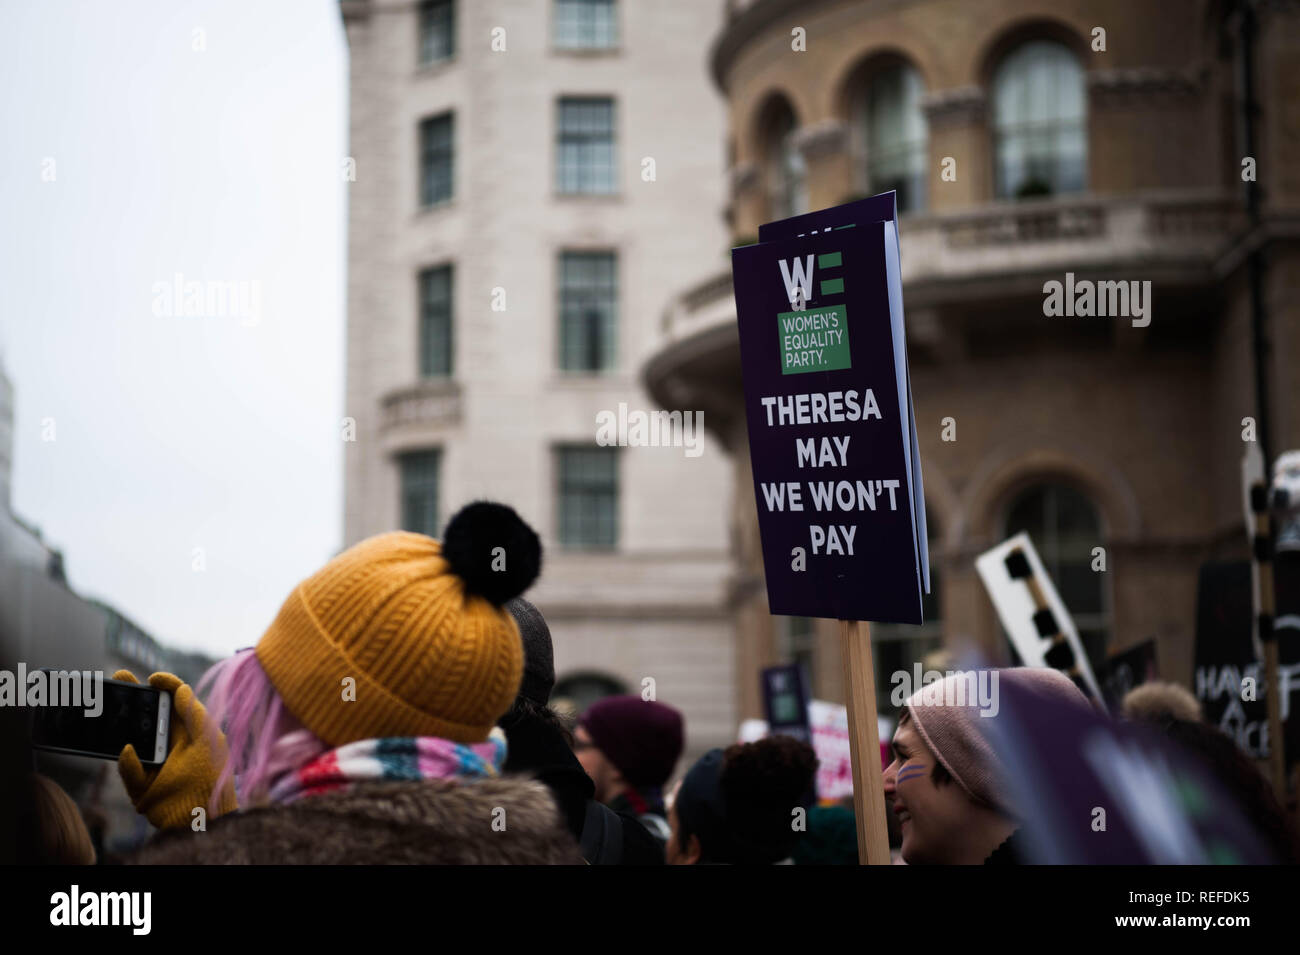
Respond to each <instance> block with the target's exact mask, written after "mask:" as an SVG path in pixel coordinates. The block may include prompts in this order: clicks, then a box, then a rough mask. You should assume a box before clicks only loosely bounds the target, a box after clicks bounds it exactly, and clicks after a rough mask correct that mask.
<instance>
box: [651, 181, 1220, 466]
mask: <svg viewBox="0 0 1300 955" xmlns="http://www.w3.org/2000/svg"><path fill="white" fill-rule="evenodd" d="M1244 228H1245V219H1244V214H1243V213H1242V211H1241V206H1240V204H1239V203H1238V202H1237V201H1236V200H1235V199H1234V198H1233V197H1232V196H1230V195H1227V194H1224V193H1219V192H1177V193H1176V192H1168V193H1163V192H1162V193H1150V194H1144V195H1137V196H1132V195H1129V196H1081V197H1077V198H1051V199H1036V200H1025V201H1021V202H999V203H990V204H988V205H985V206H981V207H977V208H973V209H970V210H963V211H961V212H956V213H942V214H934V215H915V216H905V217H903V219H902V221H901V238H900V242H901V245H902V271H903V285H904V290H905V291H904V296H905V301H906V303H907V306H908V310H909V317H915V318H916V319H917V322H916V323H910V324H918V323H919V324H918V327H917V328H916V329H915V331H917V332H918V333H919V332H923V330H924V329H923V327H921V326H922V325H923V324H924V321H923V320H924V319H925V318H926V317H927V315H928V314H931V310H932V308H933V307H943V306H957V307H960V306H961V305H962V304H964V303H975V302H980V301H983V302H985V303H994V304H996V303H997V301H998V300H1000V299H1003V300H1008V301H1010V300H1012V299H1017V298H1023V297H1026V296H1034V295H1039V296H1041V294H1042V285H1043V282H1044V281H1046V280H1047V279H1049V278H1058V279H1060V278H1062V277H1063V276H1064V274H1065V273H1066V272H1074V273H1076V274H1077V275H1079V276H1080V277H1085V276H1089V275H1092V276H1100V277H1104V278H1114V279H1120V278H1125V279H1151V280H1152V281H1153V282H1154V283H1156V284H1157V285H1159V286H1161V287H1168V286H1180V287H1184V288H1188V289H1191V290H1195V289H1196V288H1197V287H1198V286H1200V285H1212V284H1214V283H1215V282H1217V281H1218V280H1219V272H1220V271H1221V267H1222V263H1223V262H1224V260H1225V256H1226V255H1227V253H1228V251H1229V249H1230V248H1231V247H1232V245H1233V243H1234V240H1236V239H1237V238H1239V237H1240V235H1241V233H1242V231H1243V229H1244ZM735 308H736V306H735V299H734V297H733V295H732V288H731V271H730V269H727V270H725V271H722V272H719V273H717V274H715V275H713V276H711V277H709V278H707V279H705V280H704V281H702V282H699V283H697V284H695V285H693V286H692V287H690V288H688V289H685V290H684V291H682V292H681V293H680V294H678V295H677V296H676V297H675V298H673V299H672V301H671V302H669V304H668V307H667V308H666V309H665V311H664V313H663V315H662V317H661V322H660V329H659V331H660V335H659V342H658V347H657V348H656V349H655V350H654V351H653V353H652V354H651V356H650V358H649V360H648V361H647V362H646V364H645V366H644V368H643V377H644V380H645V383H646V387H647V388H648V389H649V390H650V393H651V394H652V395H653V396H654V397H655V400H657V401H659V402H661V403H663V404H664V406H665V407H704V408H708V409H713V416H712V420H713V422H715V427H711V428H710V430H715V431H720V434H719V436H720V437H721V438H722V440H723V442H724V443H728V444H729V443H731V442H730V441H729V439H728V436H727V434H726V433H725V431H726V428H727V427H728V425H729V424H734V421H730V422H729V415H728V412H727V410H726V409H727V405H728V402H727V401H726V400H725V395H724V394H723V392H725V391H726V390H727V389H738V387H739V380H740V378H739V363H740V355H739V338H738V336H737V333H736V311H735ZM913 313H915V314H913ZM921 337H924V336H923V335H922V336H921ZM730 403H731V406H732V412H731V414H730V417H731V418H733V419H734V417H735V401H734V396H733V398H732V400H731V402H730ZM706 420H709V419H708V418H707V417H706Z"/></svg>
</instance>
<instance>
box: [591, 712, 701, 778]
mask: <svg viewBox="0 0 1300 955" xmlns="http://www.w3.org/2000/svg"><path fill="white" fill-rule="evenodd" d="M578 725H579V726H581V727H582V728H583V729H585V730H586V731H587V735H588V736H590V737H591V741H592V743H594V744H595V746H596V748H597V749H598V750H600V751H601V752H602V753H604V754H605V757H606V758H607V759H608V760H609V761H610V762H611V763H613V764H614V766H615V767H617V769H618V771H619V772H620V773H622V774H623V778H624V779H626V780H627V781H628V783H630V784H631V785H633V786H662V785H663V784H664V783H666V782H667V781H668V777H669V776H671V775H672V773H673V767H674V766H676V765H677V758H678V757H679V756H681V755H682V714H681V713H678V712H677V711H676V710H675V709H673V708H672V707H671V706H665V705H664V704H663V703H656V702H654V701H653V700H643V699H641V697H639V696H609V697H606V698H605V699H603V700H598V701H597V702H595V703H593V704H592V705H591V706H590V707H588V709H587V712H586V713H584V714H582V718H581V719H580V720H578Z"/></svg>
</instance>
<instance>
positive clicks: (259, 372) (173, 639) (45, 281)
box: [0, 0, 347, 655]
mask: <svg viewBox="0 0 1300 955" xmlns="http://www.w3.org/2000/svg"><path fill="white" fill-rule="evenodd" d="M196 31H201V32H196ZM0 63H2V64H3V67H0V76H2V77H3V82H2V83H0V129H3V131H4V132H3V140H2V143H3V144H2V145H0V289H3V294H2V295H0V362H3V366H4V368H5V371H6V373H7V374H8V376H9V377H10V379H11V380H12V382H13V385H14V390H15V406H16V407H15V422H14V430H15V449H14V456H15V464H14V483H13V501H12V503H13V508H14V511H15V512H16V513H17V514H18V515H19V516H20V517H22V518H23V519H25V520H27V521H28V522H30V523H34V524H36V525H38V526H39V527H40V528H41V530H42V532H43V534H44V536H45V539H46V541H47V542H49V543H50V544H51V545H53V546H55V547H57V548H60V549H61V550H62V551H63V554H64V560H65V566H66V569H67V572H68V577H69V581H70V583H71V584H72V586H73V587H74V588H76V589H77V590H78V591H79V592H80V593H82V594H85V595H87V596H93V597H97V598H99V599H101V600H104V601H106V602H107V603H110V604H112V605H114V606H116V607H117V608H118V609H119V610H121V611H122V612H123V613H125V614H126V615H127V616H128V617H131V618H132V619H134V620H135V621H136V622H137V623H138V624H140V625H141V626H142V627H144V628H145V629H146V630H147V631H149V632H150V633H152V634H153V635H154V636H155V637H157V638H159V639H160V640H163V641H164V642H166V643H170V644H173V645H176V646H179V647H183V648H193V649H201V650H204V651H207V652H210V653H212V654H214V655H225V654H227V653H229V652H230V651H232V650H234V649H236V648H238V647H242V646H249V645H251V644H253V643H255V642H256V641H257V639H258V638H259V637H260V636H261V634H262V632H263V630H265V628H266V626H267V625H268V624H269V623H270V621H271V619H272V618H273V617H274V615H275V612H276V610H277V609H278V608H279V605H280V603H281V602H282V601H283V600H284V598H285V596H286V595H287V594H288V593H289V591H290V590H291V589H292V587H293V585H294V584H295V583H296V582H297V581H298V580H299V579H301V578H302V577H304V576H306V575H307V574H309V573H310V572H312V571H313V570H314V569H315V568H316V567H318V566H319V565H320V564H322V563H323V562H324V561H325V560H327V559H328V558H329V557H330V556H331V555H332V554H333V553H335V552H336V551H337V549H338V547H339V545H340V541H341V523H342V521H341V517H342V442H341V440H340V428H339V421H340V417H341V415H342V407H343V367H344V366H343V320H344V292H345V287H346V272H345V234H346V232H345V230H346V200H347V194H346V191H345V189H346V184H345V183H344V182H343V181H342V176H341V174H340V164H341V162H342V160H343V157H344V156H346V154H347V148H346V141H347V98H346V91H347V46H346V40H345V37H344V34H343V27H342V23H341V18H340V15H339V7H338V3H337V2H336V0H274V2H269V0H206V2H204V0H122V2H101V0H82V2H70V0H0ZM51 161H52V162H51ZM177 273H179V274H180V276H181V282H182V288H183V289H184V283H190V282H199V283H203V284H202V285H201V286H199V288H200V289H202V290H203V291H204V292H207V291H208V288H209V285H208V283H222V282H234V283H243V289H244V290H245V292H246V293H247V295H248V298H247V299H246V300H245V301H244V302H229V303H223V302H221V301H220V300H218V299H215V298H214V299H212V300H211V301H208V300H207V299H204V300H203V301H202V302H201V303H197V304H198V311H199V314H193V312H194V311H195V308H194V306H195V304H196V303H195V302H193V301H191V302H190V303H188V304H189V306H190V307H189V309H188V310H187V308H186V306H187V302H186V301H185V300H184V299H183V298H182V299H181V300H180V301H176V302H168V301H167V298H166V296H162V295H160V294H159V292H160V287H159V288H156V287H155V286H156V284H157V283H165V285H166V286H170V285H172V284H173V283H174V282H175V281H176V276H177ZM255 283H256V284H255ZM191 291H192V288H191ZM241 306H242V307H241ZM51 426H52V435H51ZM51 436H52V437H53V440H45V439H46V438H48V437H51ZM196 549H201V551H198V550H196ZM196 564H198V565H201V566H202V568H203V569H201V570H197V571H196V569H195V566H196Z"/></svg>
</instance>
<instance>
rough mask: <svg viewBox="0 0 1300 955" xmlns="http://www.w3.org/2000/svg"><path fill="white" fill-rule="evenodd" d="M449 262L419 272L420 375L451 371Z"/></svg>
mask: <svg viewBox="0 0 1300 955" xmlns="http://www.w3.org/2000/svg"><path fill="white" fill-rule="evenodd" d="M451 287H452V286H451V266H450V265H442V266H439V267H438V268H434V269H425V270H424V271H423V272H421V273H420V376H421V377H422V378H444V377H446V376H448V375H450V374H451V326H452V321H451Z"/></svg>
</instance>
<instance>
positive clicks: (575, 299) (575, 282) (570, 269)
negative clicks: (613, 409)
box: [560, 252, 618, 372]
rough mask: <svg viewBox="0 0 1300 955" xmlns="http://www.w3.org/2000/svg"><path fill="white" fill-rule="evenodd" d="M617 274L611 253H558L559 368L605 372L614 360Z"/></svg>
mask: <svg viewBox="0 0 1300 955" xmlns="http://www.w3.org/2000/svg"><path fill="white" fill-rule="evenodd" d="M617 331H618V276H617V273H616V262H615V258H614V253H612V252H564V253H562V254H561V255H560V368H561V369H562V370H564V371H586V372H593V371H605V370H608V369H611V368H613V367H614V365H615V363H616V361H617V355H616V352H617Z"/></svg>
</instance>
